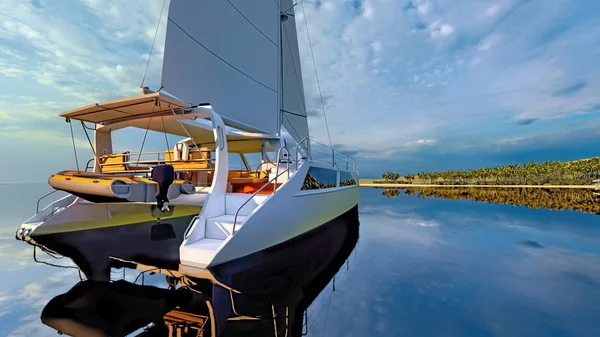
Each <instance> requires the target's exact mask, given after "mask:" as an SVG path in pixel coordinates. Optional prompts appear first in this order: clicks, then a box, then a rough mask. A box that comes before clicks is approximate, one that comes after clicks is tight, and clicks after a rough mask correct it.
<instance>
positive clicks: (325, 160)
mask: <svg viewBox="0 0 600 337" xmlns="http://www.w3.org/2000/svg"><path fill="white" fill-rule="evenodd" d="M292 149H293V153H296V156H298V155H301V156H302V155H303V157H302V158H305V160H308V161H310V162H314V163H319V164H322V165H323V164H324V165H331V166H332V167H335V168H338V169H340V170H345V171H353V172H354V173H356V174H357V175H358V173H359V171H358V163H357V162H356V160H355V159H354V158H352V157H350V155H348V154H345V153H343V152H341V151H338V150H335V149H333V148H332V147H330V146H328V145H325V144H323V143H319V142H317V141H314V140H309V139H308V138H304V139H302V140H301V141H299V142H298V143H297V144H296V145H295V146H294V147H293V148H292Z"/></svg>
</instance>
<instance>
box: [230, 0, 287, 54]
mask: <svg viewBox="0 0 600 337" xmlns="http://www.w3.org/2000/svg"><path fill="white" fill-rule="evenodd" d="M225 1H227V2H229V4H230V5H231V7H233V9H235V10H236V11H237V12H238V13H240V15H241V16H242V17H243V18H244V19H246V21H248V23H249V24H251V25H252V27H254V28H255V29H256V30H257V31H258V32H259V33H261V34H262V36H264V37H265V38H266V39H267V40H269V41H271V43H273V45H275V46H277V43H275V41H273V40H271V38H269V37H268V36H267V35H266V34H265V33H263V31H262V30H260V28H258V27H256V25H254V24H253V23H252V21H250V19H248V18H247V17H246V16H245V15H244V13H242V12H241V11H240V10H239V9H238V8H237V7H235V5H234V4H233V3H232V2H231V1H230V0H225Z"/></svg>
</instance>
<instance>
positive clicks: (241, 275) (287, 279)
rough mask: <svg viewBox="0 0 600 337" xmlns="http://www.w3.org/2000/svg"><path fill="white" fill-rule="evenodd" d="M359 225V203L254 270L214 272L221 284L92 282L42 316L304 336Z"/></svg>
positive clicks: (105, 332) (73, 325)
mask: <svg viewBox="0 0 600 337" xmlns="http://www.w3.org/2000/svg"><path fill="white" fill-rule="evenodd" d="M358 231H359V222H358V208H357V207H354V208H353V209H352V210H351V211H349V212H347V213H346V214H345V215H344V216H342V217H339V218H337V219H335V220H334V221H331V222H329V223H327V224H325V225H323V226H322V227H321V228H319V229H318V230H317V231H313V232H311V233H310V235H306V236H304V237H302V238H300V239H299V240H296V241H294V242H292V243H290V244H288V245H287V246H284V247H279V248H278V249H277V254H271V255H269V254H266V255H264V256H263V257H262V259H257V260H256V261H257V263H256V265H255V266H254V267H253V268H240V269H239V270H232V268H235V266H233V267H231V266H230V267H227V268H224V269H223V270H219V269H218V268H217V269H214V270H212V271H211V273H212V274H213V276H214V277H215V278H216V279H217V280H219V282H220V283H221V285H217V284H213V283H211V282H206V281H204V282H203V280H200V279H198V280H195V283H196V284H195V286H194V287H188V286H181V285H182V282H177V281H178V280H175V281H176V282H175V283H177V284H178V287H170V288H169V289H164V288H159V287H156V286H149V285H141V284H135V283H131V282H127V281H124V280H119V281H114V282H97V281H91V280H84V281H81V282H79V283H77V284H76V285H75V286H74V287H73V288H72V289H70V290H69V291H68V292H66V293H64V294H61V295H58V296H56V297H54V298H53V299H52V300H50V302H49V303H48V304H47V305H46V307H45V308H44V309H43V312H42V316H41V320H42V322H43V323H44V324H46V325H48V326H50V327H52V328H54V329H56V330H57V331H59V332H61V333H64V334H66V335H70V336H77V337H78V336H94V337H95V336H98V337H100V336H128V335H129V336H139V337H150V336H173V337H176V336H181V337H186V336H211V337H212V336H214V337H216V336H290V337H291V336H301V335H302V332H303V329H305V328H306V327H304V318H305V317H304V313H305V311H306V309H307V308H308V307H309V306H310V305H311V303H312V302H313V301H314V300H315V298H316V297H317V296H318V295H319V293H321V291H322V290H323V289H324V288H325V287H326V286H327V284H328V283H329V282H330V280H331V279H332V278H333V277H334V276H335V274H336V273H337V272H338V270H339V269H340V267H341V266H342V265H343V264H344V262H345V261H346V260H347V258H348V256H349V255H350V253H351V252H352V250H353V249H354V247H355V246H356V243H357V241H358ZM265 259H266V260H265ZM246 267H247V266H246ZM169 281H170V282H169V283H170V284H174V282H173V280H169ZM230 289H234V291H230Z"/></svg>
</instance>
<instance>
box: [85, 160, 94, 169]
mask: <svg viewBox="0 0 600 337" xmlns="http://www.w3.org/2000/svg"><path fill="white" fill-rule="evenodd" d="M94 159H96V158H92V159H90V160H88V162H87V164H85V172H87V171H88V169H90V168H92V166H90V163H91V162H92V161H93V160H94Z"/></svg>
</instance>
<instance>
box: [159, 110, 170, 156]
mask: <svg viewBox="0 0 600 337" xmlns="http://www.w3.org/2000/svg"><path fill="white" fill-rule="evenodd" d="M160 119H161V120H162V125H163V133H164V134H165V143H167V151H169V150H170V149H171V147H170V146H169V139H168V138H167V128H166V127H165V118H164V117H163V116H160ZM165 159H166V158H165ZM171 159H173V158H171Z"/></svg>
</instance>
